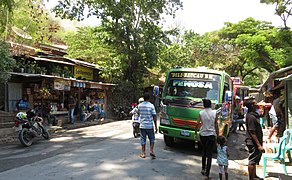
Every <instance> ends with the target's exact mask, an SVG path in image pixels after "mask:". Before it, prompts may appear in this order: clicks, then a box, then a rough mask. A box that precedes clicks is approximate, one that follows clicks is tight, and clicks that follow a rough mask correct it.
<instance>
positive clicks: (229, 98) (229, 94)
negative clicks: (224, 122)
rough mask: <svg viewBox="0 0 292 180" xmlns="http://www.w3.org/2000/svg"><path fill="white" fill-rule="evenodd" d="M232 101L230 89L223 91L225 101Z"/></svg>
mask: <svg viewBox="0 0 292 180" xmlns="http://www.w3.org/2000/svg"><path fill="white" fill-rule="evenodd" d="M228 101H232V91H226V92H225V102H228Z"/></svg>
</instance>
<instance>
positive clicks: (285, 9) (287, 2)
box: [260, 0, 292, 29]
mask: <svg viewBox="0 0 292 180" xmlns="http://www.w3.org/2000/svg"><path fill="white" fill-rule="evenodd" d="M260 2H261V3H264V4H276V8H275V14H276V15H278V16H280V18H281V19H282V21H283V23H284V28H285V29H289V27H288V26H287V20H288V17H289V16H290V15H291V13H292V12H291V10H292V1H291V0H261V1H260Z"/></svg>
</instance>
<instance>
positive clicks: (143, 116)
mask: <svg viewBox="0 0 292 180" xmlns="http://www.w3.org/2000/svg"><path fill="white" fill-rule="evenodd" d="M143 98H144V102H142V103H140V104H139V105H138V113H139V115H140V132H141V136H140V140H141V147H142V153H141V155H140V157H141V158H145V150H146V136H148V138H149V141H150V156H151V157H152V158H155V157H156V156H155V153H154V142H155V133H157V122H156V120H157V119H156V111H155V107H154V105H153V104H152V103H151V102H149V99H150V95H149V93H144V97H143ZM153 122H154V127H153ZM154 128H155V131H154Z"/></svg>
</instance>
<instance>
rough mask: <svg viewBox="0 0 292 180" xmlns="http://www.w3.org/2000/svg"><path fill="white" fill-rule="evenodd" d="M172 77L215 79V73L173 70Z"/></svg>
mask: <svg viewBox="0 0 292 180" xmlns="http://www.w3.org/2000/svg"><path fill="white" fill-rule="evenodd" d="M170 77H171V78H192V79H214V75H213V74H205V73H194V72H172V73H170Z"/></svg>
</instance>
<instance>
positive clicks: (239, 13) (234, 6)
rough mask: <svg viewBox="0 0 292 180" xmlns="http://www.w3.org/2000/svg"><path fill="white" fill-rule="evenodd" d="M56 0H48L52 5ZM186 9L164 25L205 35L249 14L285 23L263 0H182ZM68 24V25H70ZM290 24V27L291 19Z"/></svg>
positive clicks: (280, 23)
mask: <svg viewBox="0 0 292 180" xmlns="http://www.w3.org/2000/svg"><path fill="white" fill-rule="evenodd" d="M56 2H57V0H49V4H48V7H49V8H50V7H53V6H54V4H56ZM182 2H183V10H179V11H178V12H177V16H176V18H175V19H172V18H170V17H169V18H167V19H166V20H165V21H164V26H166V28H167V27H173V26H180V27H181V28H183V29H184V30H193V31H194V32H196V33H200V34H203V33H205V32H210V31H214V30H219V29H221V28H223V27H224V22H231V23H237V22H238V21H242V20H245V19H246V18H248V17H253V18H254V19H256V20H261V21H268V22H272V25H273V26H275V27H279V26H283V22H282V20H281V18H280V17H279V16H276V15H274V12H275V5H266V4H261V3H260V0H182ZM94 21H95V22H96V20H93V19H92V18H90V19H87V20H85V21H84V22H83V24H86V25H97V24H92V22H94ZM67 26H68V25H67ZM69 26H70V25H69ZM288 26H291V23H289V20H288Z"/></svg>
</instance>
